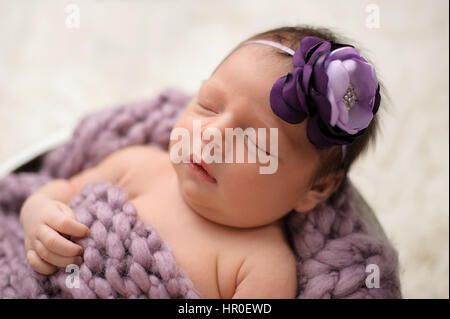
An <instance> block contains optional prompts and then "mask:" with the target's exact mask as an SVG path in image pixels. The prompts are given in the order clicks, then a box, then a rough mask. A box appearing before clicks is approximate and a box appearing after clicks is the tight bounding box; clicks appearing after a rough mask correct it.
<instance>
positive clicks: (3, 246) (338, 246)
mask: <svg viewBox="0 0 450 319" xmlns="http://www.w3.org/2000/svg"><path fill="white" fill-rule="evenodd" d="M191 98H192V97H191V96H189V95H187V94H185V93H183V92H181V91H179V90H177V89H168V90H166V91H164V92H162V93H161V94H159V95H158V96H157V97H155V98H152V99H149V100H147V101H143V102H138V103H132V104H127V105H122V106H117V107H114V108H111V109H107V110H102V111H100V112H97V113H93V114H90V115H88V116H86V117H85V118H83V120H82V121H81V122H80V123H79V125H78V126H77V128H76V129H75V132H74V134H73V136H72V138H71V139H70V140H69V141H68V142H67V143H65V144H64V145H62V146H60V147H58V148H56V149H55V150H53V151H51V152H49V153H48V154H47V155H46V156H45V157H44V161H43V163H42V165H41V166H40V168H39V169H38V170H37V171H35V172H28V173H24V172H21V173H16V174H11V175H9V176H7V177H5V178H3V179H0V298H199V297H201V296H200V294H199V293H198V291H197V290H196V289H195V287H194V285H193V283H192V281H191V280H190V279H189V278H188V276H187V275H186V273H185V272H184V271H183V270H182V269H180V268H179V267H178V266H177V264H176V262H175V259H174V256H173V253H172V250H171V248H170V247H169V246H168V245H167V244H166V243H165V242H164V241H163V240H161V237H160V236H159V233H158V231H157V229H155V228H154V227H152V226H151V225H144V224H143V223H142V222H141V221H140V220H139V219H138V217H137V213H136V210H135V208H134V206H133V205H132V204H131V203H129V202H127V195H126V194H125V192H124V191H123V190H122V189H120V188H118V187H116V186H114V185H111V184H110V183H107V182H101V181H99V182H98V183H92V184H88V185H86V186H85V187H84V188H83V191H82V193H81V194H78V195H77V196H75V197H74V198H73V199H72V201H71V203H70V207H71V208H72V209H73V210H74V213H75V216H76V218H77V219H78V220H79V221H80V222H82V223H84V224H85V225H87V226H88V227H89V228H90V230H91V232H90V235H89V237H87V238H84V239H80V240H76V241H77V242H78V243H79V244H80V245H82V246H83V247H84V254H83V263H82V265H81V267H80V271H79V283H80V285H79V288H75V287H74V288H69V287H68V285H67V283H66V280H67V279H68V276H69V275H70V273H66V272H65V269H59V270H58V271H57V272H56V273H54V274H53V275H51V276H43V275H40V274H37V273H36V272H34V271H33V270H32V269H31V268H30V267H29V266H28V264H27V263H26V258H25V249H24V244H23V232H22V229H21V227H20V224H19V221H18V215H19V211H20V207H21V205H22V203H23V202H24V200H25V199H26V197H27V196H28V195H29V194H31V193H32V192H33V191H34V190H36V189H37V188H38V187H40V186H41V185H43V184H45V183H46V182H48V181H50V180H52V179H55V178H69V177H70V176H72V175H74V174H77V173H78V172H80V171H82V170H85V169H87V168H89V167H92V166H94V165H96V164H97V163H99V162H100V161H101V160H102V159H103V158H105V157H106V156H107V155H109V154H110V153H112V152H114V151H116V150H118V149H120V148H122V147H125V146H128V145H134V144H149V145H153V146H156V147H160V148H162V149H167V147H168V142H169V136H170V130H171V128H172V126H173V125H174V123H175V121H176V119H177V118H178V116H179V115H180V114H181V112H182V110H183V109H184V107H185V106H186V105H187V103H188V102H189V101H190V99H191ZM284 221H285V225H286V229H287V232H288V237H289V239H290V242H291V245H292V248H293V250H294V251H295V253H296V255H297V276H298V290H297V292H298V294H297V298H401V292H400V282H399V279H398V256H397V252H396V251H395V249H394V248H393V247H392V245H391V244H390V243H389V241H388V239H387V238H386V236H385V235H384V233H383V230H382V228H381V226H380V225H379V223H378V221H377V220H376V218H375V216H374V215H373V212H372V211H371V209H370V207H368V205H367V204H366V203H365V201H364V199H363V198H362V197H361V195H360V194H359V193H358V191H357V190H356V188H355V187H354V186H353V185H352V183H351V182H350V180H349V179H347V180H345V181H344V182H343V183H342V185H341V187H340V188H339V189H338V191H337V192H336V193H335V194H333V195H332V196H331V197H330V198H329V200H328V201H327V202H325V203H323V204H321V205H319V206H317V207H316V208H315V209H314V210H313V211H311V212H309V213H307V214H298V213H295V212H291V213H289V214H288V215H287V216H286V217H285V218H284ZM369 265H376V266H377V267H378V269H379V288H375V287H373V288H369V287H368V286H367V284H366V279H367V277H368V275H369V274H370V273H368V272H366V271H367V269H368V268H367V266H369ZM274 271H276V269H274Z"/></svg>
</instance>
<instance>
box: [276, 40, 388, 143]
mask: <svg viewBox="0 0 450 319" xmlns="http://www.w3.org/2000/svg"><path fill="white" fill-rule="evenodd" d="M293 63H294V66H295V68H294V70H292V71H291V72H289V73H288V74H287V75H286V76H283V77H281V78H279V79H278V80H277V81H276V82H275V84H274V85H273V87H272V91H271V93H270V104H271V107H272V110H273V111H274V113H275V114H277V115H278V116H279V117H280V118H282V119H283V120H285V121H286V122H288V123H292V124H296V123H300V122H302V121H303V120H305V119H306V117H309V121H308V126H307V136H308V138H309V140H310V141H311V143H312V144H314V145H316V146H317V147H318V148H327V147H330V146H333V145H346V144H350V143H352V142H353V141H354V140H355V138H356V137H357V136H359V135H361V134H362V133H363V132H364V130H365V128H366V127H367V126H368V125H369V123H370V121H371V120H372V118H373V115H374V114H375V113H376V112H377V110H378V106H379V104H380V94H379V85H378V81H377V78H376V74H375V69H374V67H373V66H372V65H371V64H370V63H369V62H367V60H366V59H364V58H363V57H362V56H361V55H359V53H358V52H357V51H356V50H355V49H354V48H353V47H352V46H350V45H347V44H339V43H334V42H328V41H325V40H323V39H320V38H317V37H305V38H303V39H302V41H301V42H300V47H299V49H298V50H297V51H296V52H295V54H294V57H293Z"/></svg>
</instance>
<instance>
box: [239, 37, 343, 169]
mask: <svg viewBox="0 0 450 319" xmlns="http://www.w3.org/2000/svg"><path fill="white" fill-rule="evenodd" d="M248 43H259V44H266V45H270V46H272V47H274V48H277V49H280V50H282V51H284V52H286V53H288V54H290V55H292V56H293V55H294V53H295V51H294V50H292V49H291V48H288V47H287V46H285V45H282V44H281V43H278V42H273V41H270V40H250V41H246V42H244V43H243V44H242V45H244V44H248ZM341 153H342V157H341V160H342V161H344V159H345V155H346V153H347V145H342V146H341Z"/></svg>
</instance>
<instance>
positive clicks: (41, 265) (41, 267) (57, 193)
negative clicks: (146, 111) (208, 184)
mask: <svg viewBox="0 0 450 319" xmlns="http://www.w3.org/2000/svg"><path fill="white" fill-rule="evenodd" d="M140 148H143V146H133V147H128V148H124V149H121V150H119V151H116V152H114V153H112V154H111V155H109V156H108V157H107V158H106V159H104V160H103V161H102V162H101V163H100V164H98V165H97V166H95V167H93V168H90V169H87V170H85V171H83V172H81V173H79V174H77V175H75V176H73V177H72V178H70V179H68V180H65V179H57V180H54V181H51V182H49V183H47V184H45V185H44V186H43V187H41V188H39V189H38V190H37V191H36V192H34V193H33V194H32V195H30V196H29V197H28V198H27V199H26V201H25V202H24V204H23V205H22V208H21V211H20V224H21V226H22V228H23V230H24V241H25V249H26V251H27V261H28V263H29V264H30V266H31V267H32V268H33V269H34V270H35V271H37V272H39V273H42V274H51V273H53V272H54V271H55V270H56V266H57V267H65V266H67V265H69V264H72V263H74V264H80V263H81V257H80V255H81V253H82V248H81V246H79V245H76V244H75V243H73V242H71V241H70V240H68V239H66V238H65V236H64V235H66V236H74V237H85V236H87V235H88V233H89V229H88V228H87V227H86V226H85V225H83V224H81V223H79V222H78V221H76V219H75V216H74V214H73V212H72V210H71V209H70V208H69V207H68V206H67V204H68V203H69V202H70V200H71V199H72V198H73V197H74V196H75V195H76V194H78V193H80V192H81V190H82V188H83V187H84V185H86V184H87V183H91V182H99V181H110V182H111V183H113V184H115V183H117V181H119V180H120V178H121V177H122V176H123V175H124V174H125V171H126V169H127V166H128V165H127V164H129V162H130V159H132V158H133V157H134V156H138V155H139V154H138V152H139V150H140ZM62 234H63V235H62Z"/></svg>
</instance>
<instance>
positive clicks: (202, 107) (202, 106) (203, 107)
mask: <svg viewBox="0 0 450 319" xmlns="http://www.w3.org/2000/svg"><path fill="white" fill-rule="evenodd" d="M197 104H198V106H200V108H201V109H203V110H205V111H208V112H211V113H214V114H217V112H216V111H214V110H212V109H210V108H208V107H206V106H204V105H202V104H200V103H197Z"/></svg>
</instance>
